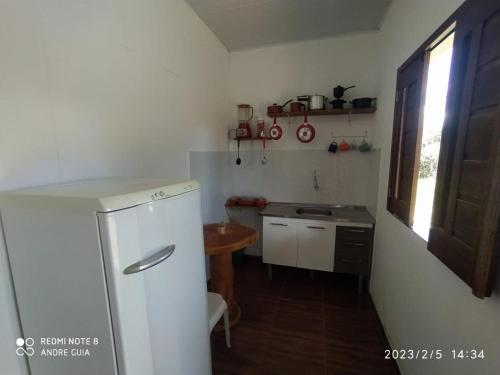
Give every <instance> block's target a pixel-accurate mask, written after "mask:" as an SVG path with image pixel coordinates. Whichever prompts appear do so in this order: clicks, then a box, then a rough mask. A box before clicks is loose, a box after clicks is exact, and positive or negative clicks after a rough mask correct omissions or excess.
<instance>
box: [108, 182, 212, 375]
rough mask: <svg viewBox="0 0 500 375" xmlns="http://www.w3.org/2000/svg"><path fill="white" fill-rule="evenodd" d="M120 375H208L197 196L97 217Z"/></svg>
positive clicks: (191, 195)
mask: <svg viewBox="0 0 500 375" xmlns="http://www.w3.org/2000/svg"><path fill="white" fill-rule="evenodd" d="M99 227H100V232H101V238H102V243H103V256H104V262H105V266H106V273H107V276H106V277H107V281H108V288H109V294H110V301H111V302H110V303H111V313H112V321H113V331H114V336H115V342H116V350H117V358H118V369H119V374H120V375H138V374H141V375H209V374H211V363H210V342H209V331H208V322H207V289H206V276H205V257H204V247H203V232H202V223H201V214H200V197H199V190H196V191H192V192H189V193H185V194H181V195H178V196H175V197H172V198H168V199H161V200H158V201H154V202H151V203H147V204H143V205H139V206H136V207H133V208H129V209H125V210H121V211H116V212H112V213H103V214H99Z"/></svg>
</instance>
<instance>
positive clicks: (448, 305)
mask: <svg viewBox="0 0 500 375" xmlns="http://www.w3.org/2000/svg"><path fill="white" fill-rule="evenodd" d="M461 2H462V1H461V0H446V1H444V0H443V1H434V0H395V1H393V4H392V5H391V7H390V10H389V12H388V14H387V16H386V18H385V22H384V23H383V25H382V28H381V31H380V47H381V56H380V58H379V65H380V69H379V73H378V77H379V87H378V97H379V101H378V104H379V109H378V111H377V114H376V121H377V142H378V143H379V144H380V145H381V147H382V154H381V171H380V179H379V181H380V185H379V202H378V207H379V209H378V215H377V228H376V236H375V250H374V259H373V275H372V279H371V293H372V297H373V299H374V302H375V305H376V307H377V310H378V312H379V315H380V318H381V320H382V322H383V324H384V325H385V328H386V332H387V333H388V335H389V338H390V341H391V344H392V347H393V348H394V349H408V348H413V349H418V348H421V349H446V350H447V352H446V357H447V358H446V359H443V360H439V361H438V360H428V361H424V360H402V361H400V362H399V365H400V367H401V370H402V373H403V374H405V375H417V374H418V375H421V374H439V375H448V374H450V375H451V374H453V375H459V374H463V375H470V374H483V375H493V374H498V373H499V372H500V357H499V356H498V353H499V352H500V340H499V337H500V313H499V312H500V296H499V287H497V288H496V291H495V292H494V294H493V296H492V297H491V298H488V299H484V300H480V299H477V298H476V297H474V296H473V295H472V293H471V290H470V288H469V287H468V286H467V285H466V284H465V283H464V282H462V281H461V280H460V279H459V278H458V277H457V276H455V274H453V273H452V272H451V271H450V270H449V269H448V268H446V267H445V266H444V265H443V264H442V263H441V262H440V261H439V260H438V259H437V258H436V257H434V256H433V255H432V254H431V253H430V252H429V251H428V250H427V249H426V243H425V242H424V241H423V240H421V239H420V237H418V236H417V235H416V234H415V233H413V232H412V231H411V230H409V229H408V228H406V227H405V226H404V225H403V224H401V223H400V222H399V221H398V220H396V219H395V218H394V217H392V216H391V215H390V214H389V213H388V212H387V211H386V210H385V202H386V196H387V181H388V174H389V158H390V142H391V137H392V120H393V110H394V95H395V87H396V70H397V68H398V67H399V66H400V65H401V64H402V63H403V62H404V61H405V60H406V58H407V57H409V56H410V55H411V53H412V52H413V51H415V50H416V48H417V47H418V46H419V45H420V44H421V43H423V42H424V41H425V39H426V38H427V37H428V36H429V35H430V34H431V33H432V32H433V31H434V30H435V29H436V28H437V27H438V26H439V25H440V24H441V23H442V22H443V21H444V20H445V19H446V18H447V17H448V16H449V15H451V13H452V12H453V11H454V10H455V9H456V8H457V7H458V6H459V5H460V4H461ZM453 348H456V349H461V348H463V349H467V348H477V349H484V350H485V352H486V356H487V359H486V360H478V361H471V360H469V361H467V360H465V361H460V360H455V361H453V360H450V359H449V358H450V353H449V350H450V349H453Z"/></svg>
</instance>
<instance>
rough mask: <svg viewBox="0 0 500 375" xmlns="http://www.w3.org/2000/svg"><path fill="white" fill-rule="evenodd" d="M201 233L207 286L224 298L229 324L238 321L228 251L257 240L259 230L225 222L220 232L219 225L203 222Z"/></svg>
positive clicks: (237, 307) (238, 316)
mask: <svg viewBox="0 0 500 375" xmlns="http://www.w3.org/2000/svg"><path fill="white" fill-rule="evenodd" d="M203 236H204V239H205V254H207V255H210V276H211V281H210V283H211V289H212V291H214V292H216V293H219V294H220V295H222V297H223V298H224V299H225V300H226V302H227V305H228V309H229V318H230V319H229V320H230V326H231V327H232V326H234V325H235V324H237V323H238V322H239V321H240V318H241V309H240V307H239V306H238V303H236V301H235V299H234V286H233V278H234V275H233V259H232V254H231V253H232V252H233V251H238V250H241V249H243V248H244V247H247V246H249V245H252V244H254V243H255V242H256V241H257V240H258V239H259V233H258V232H257V231H256V230H255V229H252V228H248V227H245V226H243V225H240V224H234V223H230V224H225V232H224V233H221V231H220V224H207V225H204V226H203ZM216 329H217V327H216Z"/></svg>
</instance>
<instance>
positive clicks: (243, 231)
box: [203, 223, 259, 255]
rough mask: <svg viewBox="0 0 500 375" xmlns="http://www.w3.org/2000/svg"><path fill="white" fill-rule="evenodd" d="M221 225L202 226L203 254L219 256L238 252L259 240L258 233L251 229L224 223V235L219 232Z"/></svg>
mask: <svg viewBox="0 0 500 375" xmlns="http://www.w3.org/2000/svg"><path fill="white" fill-rule="evenodd" d="M220 226H221V224H207V225H204V226H203V237H204V240H205V254H207V255H221V254H227V253H230V252H232V251H238V250H241V249H243V248H244V247H246V246H250V245H252V244H254V243H255V242H256V241H257V240H258V239H259V233H258V232H257V231H256V230H255V229H252V228H248V227H245V226H243V225H240V224H236V223H226V224H224V226H225V231H224V233H221V230H220Z"/></svg>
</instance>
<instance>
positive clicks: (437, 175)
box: [387, 0, 500, 298]
mask: <svg viewBox="0 0 500 375" xmlns="http://www.w3.org/2000/svg"><path fill="white" fill-rule="evenodd" d="M448 77H449V80H448ZM499 81H500V0H484V1H480V2H478V1H472V0H468V1H466V2H465V3H464V4H463V5H462V6H461V7H460V8H459V9H458V10H457V12H455V14H454V15H453V16H452V17H450V19H449V20H448V21H447V22H445V24H444V25H443V26H441V27H440V28H439V29H438V31H436V32H435V33H434V34H433V36H432V37H431V38H429V39H428V41H427V42H426V43H424V44H423V45H422V47H421V48H419V49H418V50H417V51H416V52H415V53H414V54H413V55H412V56H411V57H410V58H409V59H408V60H407V62H405V63H404V64H403V65H402V66H401V68H400V69H399V70H398V77H397V85H396V105H395V110H394V127H393V140H392V150H391V165H390V175H389V189H388V199H387V209H388V210H389V211H390V212H391V213H392V214H394V215H395V216H397V217H398V218H399V219H400V220H401V221H403V223H405V224H406V225H407V226H409V227H411V228H412V229H413V230H414V231H416V232H417V233H418V234H419V235H420V236H421V237H423V238H424V239H426V240H428V249H429V250H430V251H431V252H432V253H433V254H434V255H435V256H436V257H437V258H439V259H440V260H441V261H442V262H443V263H444V264H445V265H446V266H448V267H449V268H450V269H451V270H452V271H453V272H454V273H455V274H456V275H457V276H458V277H460V278H461V279H462V280H464V281H465V282H466V283H467V284H468V285H470V286H471V288H472V291H473V293H474V294H475V295H476V296H477V297H480V298H483V297H486V296H489V295H490V294H491V290H492V285H493V274H494V261H495V257H496V256H497V254H498V253H499V252H500V249H499V247H500V235H499V227H500V224H499V220H500V86H499V85H498V82H499Z"/></svg>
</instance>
